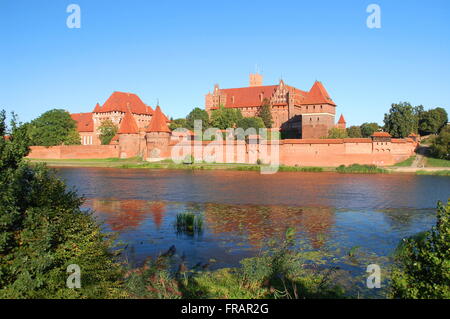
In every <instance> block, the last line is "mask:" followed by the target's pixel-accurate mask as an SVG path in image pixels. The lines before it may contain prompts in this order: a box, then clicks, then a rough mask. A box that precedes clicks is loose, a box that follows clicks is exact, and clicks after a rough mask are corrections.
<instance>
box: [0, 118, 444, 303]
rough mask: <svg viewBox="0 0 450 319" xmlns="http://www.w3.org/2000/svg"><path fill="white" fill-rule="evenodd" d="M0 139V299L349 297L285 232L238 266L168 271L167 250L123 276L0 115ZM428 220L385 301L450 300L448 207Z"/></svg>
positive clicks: (88, 223)
mask: <svg viewBox="0 0 450 319" xmlns="http://www.w3.org/2000/svg"><path fill="white" fill-rule="evenodd" d="M5 135H9V138H3V136H5ZM0 136H2V138H0V190H1V192H0V194H1V195H0V207H2V210H1V214H0V234H1V236H0V257H1V258H0V287H1V288H0V298H218V297H221V298H344V297H349V295H348V294H346V291H345V288H344V286H342V285H340V284H338V281H337V277H339V276H338V275H340V276H342V275H343V274H342V273H339V269H337V268H333V267H332V268H329V267H328V268H327V267H325V266H324V264H325V262H324V261H325V259H326V258H330V256H329V255H327V254H326V253H324V252H319V251H315V250H305V249H303V248H299V247H296V246H294V245H293V239H294V236H295V233H294V232H293V230H292V229H290V228H288V229H287V231H286V234H285V238H284V239H283V240H282V241H281V242H272V243H268V245H267V247H268V248H267V249H265V250H264V251H263V252H261V254H260V255H259V256H256V257H253V258H248V259H244V260H242V261H241V265H242V266H241V267H239V268H227V269H219V270H216V271H209V270H208V265H207V264H204V265H196V266H194V267H193V268H191V269H188V268H187V267H186V261H185V260H183V258H182V259H181V260H180V262H179V263H178V268H175V270H174V268H173V262H172V261H173V259H174V258H175V257H176V255H175V252H176V248H175V247H171V248H170V249H169V250H168V251H167V252H166V253H165V254H162V255H161V256H159V257H158V258H156V259H150V260H148V262H147V263H146V264H145V265H144V266H143V267H141V268H138V269H128V270H127V269H126V265H124V264H122V263H121V262H119V260H120V259H119V257H120V256H119V253H120V250H117V249H116V248H117V247H116V246H115V245H114V238H112V237H110V236H108V235H107V234H105V233H103V232H102V230H101V226H100V225H98V224H97V223H96V221H95V220H94V219H93V217H92V215H91V213H90V212H86V211H82V210H81V209H80V206H81V204H82V202H83V199H82V198H80V197H78V196H77V195H76V193H75V191H74V190H69V189H67V187H66V185H65V183H64V182H63V181H61V180H59V179H58V178H56V176H55V174H54V172H53V171H52V170H50V169H48V168H47V167H46V166H45V165H43V164H37V165H36V164H31V163H29V162H28V161H25V160H24V159H23V158H24V157H25V156H26V155H27V154H28V152H29V138H28V136H27V133H26V130H25V129H24V127H23V126H21V125H18V124H17V123H16V121H15V118H14V117H13V120H12V122H11V125H10V128H9V129H8V128H7V126H6V125H5V113H4V112H2V113H1V114H0ZM437 217H438V218H437V224H436V227H434V228H433V229H432V230H431V231H430V232H427V234H426V236H425V237H422V239H421V240H414V239H408V240H406V241H405V244H404V248H402V249H401V250H400V251H401V252H400V253H399V254H400V255H399V257H398V258H397V263H396V264H395V267H394V268H393V271H392V274H393V275H392V284H391V287H392V289H391V291H392V293H391V296H392V297H395V298H449V290H448V287H450V285H449V276H450V269H449V265H450V256H449V252H450V247H449V245H450V238H449V234H450V223H449V220H450V206H449V204H447V205H446V206H443V205H442V204H439V207H438V215H437ZM196 218H200V217H196V216H194V218H192V216H191V215H185V217H180V218H179V221H180V224H179V225H180V227H181V228H180V229H181V230H183V229H184V230H186V229H187V230H191V228H192V229H193V230H195V229H201V228H202V227H203V226H202V225H203V222H201V221H195V219H196ZM199 220H200V219H199ZM177 225H178V222H177ZM189 225H190V226H189ZM186 226H187V227H186ZM350 255H351V256H350ZM353 255H354V252H352V253H351V254H350V253H349V256H350V257H353ZM71 264H77V265H79V266H80V268H81V269H82V272H83V276H82V278H83V279H82V286H81V288H80V289H68V288H67V287H66V279H67V275H68V274H67V273H66V269H67V266H69V265H71ZM350 297H352V296H350Z"/></svg>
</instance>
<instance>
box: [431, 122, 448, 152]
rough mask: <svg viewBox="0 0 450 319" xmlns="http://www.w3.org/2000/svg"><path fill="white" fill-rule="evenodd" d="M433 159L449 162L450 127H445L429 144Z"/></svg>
mask: <svg viewBox="0 0 450 319" xmlns="http://www.w3.org/2000/svg"><path fill="white" fill-rule="evenodd" d="M431 154H432V155H433V157H437V158H442V159H447V160H450V126H445V127H444V128H443V129H442V130H441V132H440V133H439V135H438V136H437V137H436V138H435V139H434V140H433V142H432V143H431Z"/></svg>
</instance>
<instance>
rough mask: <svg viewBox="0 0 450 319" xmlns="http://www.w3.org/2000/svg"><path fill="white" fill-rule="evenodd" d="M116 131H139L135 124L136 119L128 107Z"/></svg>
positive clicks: (130, 132)
mask: <svg viewBox="0 0 450 319" xmlns="http://www.w3.org/2000/svg"><path fill="white" fill-rule="evenodd" d="M118 133H119V134H137V133H139V129H138V126H137V124H136V121H135V119H134V117H133V115H132V114H131V111H130V110H129V109H128V111H127V112H126V113H125V116H124V117H123V119H122V122H121V123H120V128H119V131H118Z"/></svg>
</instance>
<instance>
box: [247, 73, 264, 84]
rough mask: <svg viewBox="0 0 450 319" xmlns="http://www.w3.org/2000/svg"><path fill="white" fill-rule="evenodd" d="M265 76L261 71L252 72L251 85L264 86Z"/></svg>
mask: <svg viewBox="0 0 450 319" xmlns="http://www.w3.org/2000/svg"><path fill="white" fill-rule="evenodd" d="M262 85H263V76H262V75H261V74H259V73H252V74H250V86H251V87H252V86H262Z"/></svg>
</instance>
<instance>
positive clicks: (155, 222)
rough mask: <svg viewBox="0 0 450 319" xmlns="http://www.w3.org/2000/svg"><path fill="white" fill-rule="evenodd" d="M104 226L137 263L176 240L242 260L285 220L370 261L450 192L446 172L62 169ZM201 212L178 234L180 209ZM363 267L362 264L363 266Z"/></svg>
mask: <svg viewBox="0 0 450 319" xmlns="http://www.w3.org/2000/svg"><path fill="white" fill-rule="evenodd" d="M58 171H59V174H60V176H61V177H62V178H63V179H65V180H66V181H67V183H68V184H69V185H71V186H74V187H76V189H77V191H78V193H79V194H80V195H83V196H84V197H85V198H86V199H87V200H86V203H85V206H86V207H87V208H92V209H94V210H95V212H96V213H95V215H96V216H97V217H98V219H99V220H101V221H103V222H104V224H105V227H106V229H107V230H110V231H113V232H117V233H118V234H119V239H120V240H121V241H123V242H125V243H127V244H128V246H127V249H126V257H127V258H128V260H129V261H130V262H131V263H132V264H134V265H140V264H141V263H142V262H143V261H144V260H145V259H146V258H147V257H149V256H155V255H157V254H158V253H160V252H164V251H166V250H167V249H168V248H169V247H170V246H172V245H175V246H176V248H177V253H178V254H179V255H185V256H186V258H187V261H188V263H189V264H191V265H194V264H197V263H198V262H201V263H210V264H211V268H219V267H226V266H237V265H239V260H240V259H242V258H245V257H250V256H254V255H256V254H258V252H259V251H260V250H261V248H263V247H264V244H265V242H266V241H267V240H269V239H272V238H280V237H282V236H283V234H284V233H285V231H286V229H287V228H288V227H294V228H295V229H296V230H297V239H298V242H299V243H300V242H301V243H306V244H307V245H309V246H310V247H312V248H314V249H330V248H333V249H337V251H338V252H339V253H340V254H341V255H345V254H348V251H349V250H350V249H352V248H354V247H358V252H360V253H361V254H363V255H364V256H365V257H364V258H365V259H366V260H367V264H370V263H371V262H379V259H377V258H379V257H386V256H389V255H390V254H391V253H392V251H393V250H394V249H395V247H396V246H397V244H398V243H399V241H400V240H401V239H402V238H404V237H406V236H410V235H412V234H415V233H417V232H420V231H423V230H427V229H429V228H430V227H431V226H432V225H433V224H434V223H435V211H434V208H435V206H436V202H437V201H438V200H442V201H446V200H447V198H448V197H449V196H450V178H448V177H442V176H415V175H361V174H348V175H347V174H337V173H287V172H286V173H277V174H274V175H261V174H259V173H258V172H237V171H186V170H173V171H169V170H141V169H115V168H60V169H58ZM185 211H191V212H195V213H201V214H203V216H204V224H205V228H204V231H203V233H202V234H201V235H198V236H189V235H180V234H177V232H176V230H175V228H174V221H175V217H176V215H177V213H179V212H185ZM364 270H365V268H364V269H362V268H361V267H359V271H360V272H361V271H362V272H363V271H364Z"/></svg>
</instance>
